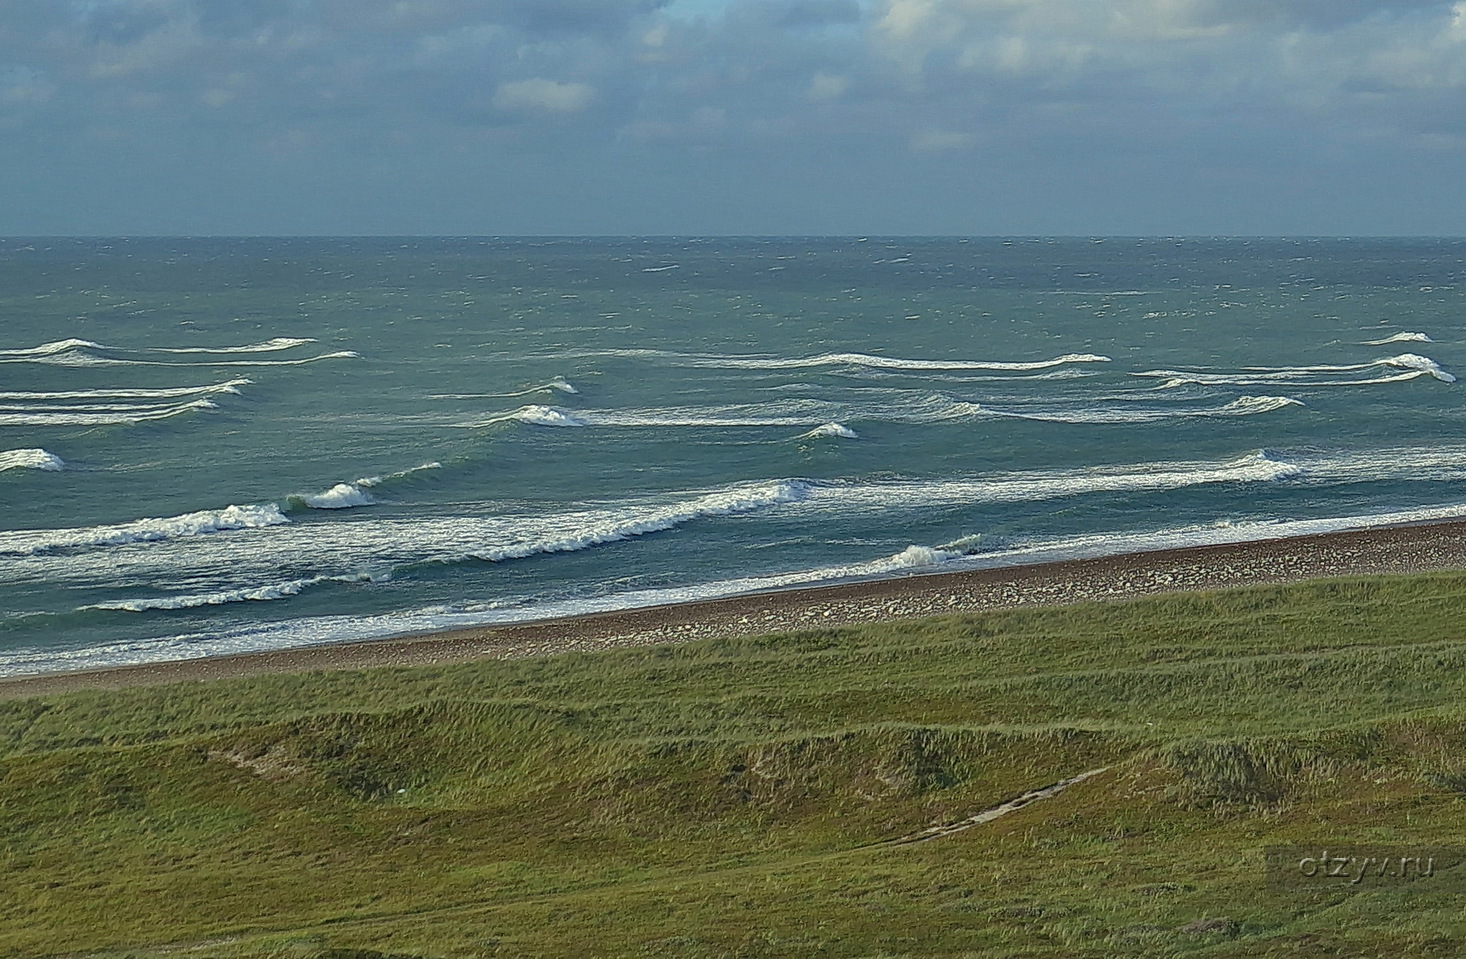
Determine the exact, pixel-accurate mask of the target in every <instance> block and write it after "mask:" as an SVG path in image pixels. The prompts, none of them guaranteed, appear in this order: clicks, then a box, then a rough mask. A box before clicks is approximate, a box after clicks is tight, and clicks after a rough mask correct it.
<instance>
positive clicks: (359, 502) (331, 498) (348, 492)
mask: <svg viewBox="0 0 1466 959" xmlns="http://www.w3.org/2000/svg"><path fill="white" fill-rule="evenodd" d="M442 468H443V464H442V463H424V464H422V465H421V466H414V467H412V468H411V469H405V470H399V471H397V472H396V473H388V474H386V475H384V476H365V477H362V478H361V479H357V480H352V481H351V482H350V483H337V484H336V485H335V486H332V487H331V488H330V489H328V490H325V491H324V492H320V493H313V494H311V495H308V496H307V495H297V496H291V497H289V498H288V500H287V502H288V503H289V504H290V505H292V506H306V507H309V508H311V509H350V508H352V507H354V506H373V505H375V504H376V502H377V501H376V500H375V499H373V498H372V496H371V494H370V493H368V492H367V490H368V489H371V488H372V487H374V486H381V485H382V484H384V483H391V482H393V481H394V480H399V479H405V478H406V477H408V476H411V475H412V474H413V473H420V472H423V471H425V470H436V469H442Z"/></svg>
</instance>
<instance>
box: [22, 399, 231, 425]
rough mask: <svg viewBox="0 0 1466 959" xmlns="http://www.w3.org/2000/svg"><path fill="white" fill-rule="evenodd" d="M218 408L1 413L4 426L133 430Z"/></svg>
mask: <svg viewBox="0 0 1466 959" xmlns="http://www.w3.org/2000/svg"><path fill="white" fill-rule="evenodd" d="M217 408H218V404H217V403H215V402H213V401H212V400H202V399H201V400H194V401H193V402H191V403H182V404H179V405H177V406H138V407H127V406H115V407H101V408H99V407H75V408H69V409H68V408H65V407H63V408H61V409H57V408H54V407H53V408H49V409H47V408H41V407H37V408H33V409H24V411H23V412H0V426H131V425H133V424H135V423H146V422H149V421H152V420H166V419H170V418H172V417H174V416H180V415H182V414H184V413H190V412H193V411H195V410H212V409H217Z"/></svg>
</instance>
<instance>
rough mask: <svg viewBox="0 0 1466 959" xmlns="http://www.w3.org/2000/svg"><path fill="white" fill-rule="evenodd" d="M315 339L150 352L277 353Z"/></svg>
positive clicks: (161, 348)
mask: <svg viewBox="0 0 1466 959" xmlns="http://www.w3.org/2000/svg"><path fill="white" fill-rule="evenodd" d="M315 341H316V340H315V337H311V336H306V337H299V336H277V337H274V338H272V339H268V340H265V341H264V342H262V343H251V344H249V345H248V346H173V347H166V346H159V347H154V348H152V349H151V350H148V351H138V352H157V353H277V352H279V351H281V350H290V349H294V348H295V347H297V346H305V345H306V344H307V343H314V342H315Z"/></svg>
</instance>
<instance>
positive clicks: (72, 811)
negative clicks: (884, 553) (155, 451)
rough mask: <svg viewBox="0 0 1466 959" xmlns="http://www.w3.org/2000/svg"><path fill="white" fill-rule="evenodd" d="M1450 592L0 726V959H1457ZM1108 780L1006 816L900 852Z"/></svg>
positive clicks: (1183, 607) (386, 681)
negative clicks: (1313, 861) (1432, 866)
mask: <svg viewBox="0 0 1466 959" xmlns="http://www.w3.org/2000/svg"><path fill="white" fill-rule="evenodd" d="M1462 623H1466V575H1463V574H1432V575H1423V576H1414V577H1395V578H1377V579H1358V580H1329V581H1321V582H1317V583H1310V584H1304V585H1301V586H1290V587H1273V588H1251V589H1241V590H1234V591H1227V592H1218V593H1199V594H1190V595H1177V596H1168V597H1161V598H1152V599H1145V600H1136V601H1130V602H1116V603H1105V604H1088V605H1080V606H1071V607H1065V608H1054V609H1039V610H1027V611H1020V612H1008V613H990V614H983V615H966V616H952V617H945V618H939V619H932V620H926V621H921V622H902V623H889V624H883V625H879V626H869V627H858V628H848V629H837V630H827V631H815V632H801V633H796V634H788V635H779V636H769V637H763V638H759V639H739V640H722V641H703V642H699V643H694V644H689V645H684V646H666V647H650V648H643V649H634V650H624V651H616V652H607V653H600V654H575V655H565V656H559V657H551V658H544V659H533V660H518V661H493V662H478V663H470V664H464V665H455V666H446V667H439V668H414V669H396V670H392V669H378V670H369V671H361V672H345V671H342V672H322V673H312V674H305V675H297V676H262V677H255V678H250V679H243V680H231V681H221V682H216V683H192V684H183V685H177V686H166V687H153V688H137V689H131V690H124V691H120V692H109V693H77V694H71V695H66V696H57V697H52V698H45V699H26V700H14V701H8V702H3V703H0V837H3V839H0V841H3V846H0V853H3V856H4V864H3V869H4V872H5V876H6V882H5V888H4V892H3V895H0V956H17V957H19V956H24V957H32V956H45V955H93V954H95V955H104V956H117V957H121V956H138V957H143V956H149V957H151V956H173V955H188V956H197V957H203V959H210V957H265V956H270V957H297V959H325V957H333V959H377V957H380V956H391V957H412V959H419V957H421V959H429V957H432V959H439V957H442V959H449V957H479V956H511V955H546V956H592V955H646V956H663V955H671V956H689V957H697V956H706V957H713V956H794V955H819V956H892V957H894V956H907V955H911V956H915V955H923V956H925V955H941V956H969V955H970V956H978V955H995V956H996V955H1004V956H1106V955H1117V954H1121V955H1148V956H1177V955H1198V956H1238V957H1240V956H1258V955H1278V956H1335V955H1348V956H1367V955H1386V954H1388V955H1392V956H1393V955H1400V954H1404V953H1407V952H1408V953H1409V954H1412V955H1442V956H1456V955H1462V954H1466V914H1463V912H1462V909H1461V907H1460V901H1461V900H1460V894H1461V888H1460V887H1452V888H1451V889H1449V890H1446V889H1444V888H1443V887H1441V886H1440V885H1439V884H1437V885H1432V884H1430V883H1425V882H1422V883H1416V884H1413V885H1392V886H1371V887H1368V888H1364V887H1349V888H1344V887H1340V886H1334V887H1331V888H1328V889H1325V890H1323V891H1299V890H1278V889H1271V888H1269V887H1268V886H1267V885H1266V884H1265V882H1264V873H1263V850H1264V848H1265V847H1268V846H1272V845H1279V844H1295V843H1296V844H1319V843H1322V844H1328V843H1333V844H1342V843H1354V844H1362V843H1381V842H1382V843H1390V844H1394V845H1400V846H1409V845H1411V844H1417V845H1419V844H1425V845H1430V846H1452V845H1454V846H1460V847H1466V802H1463V797H1466V629H1463V627H1462V625H1461V624H1462ZM1100 768H1107V771H1106V772H1104V773H1102V774H1100V775H1098V776H1095V777H1094V778H1091V779H1088V780H1086V781H1084V782H1082V783H1079V784H1076V785H1074V786H1072V787H1070V788H1068V789H1066V790H1065V791H1063V792H1061V793H1059V794H1057V795H1055V796H1053V797H1051V798H1046V799H1042V800H1037V801H1035V802H1033V803H1031V804H1029V805H1026V806H1024V807H1023V808H1021V809H1019V810H1017V811H1015V812H1013V813H1012V814H1010V815H1007V816H1005V817H1003V818H1001V819H998V820H996V821H993V822H990V823H986V824H984V825H980V826H976V827H974V828H971V829H967V830H964V831H961V832H957V833H954V834H952V835H948V836H944V837H942V838H939V839H935V840H932V841H929V842H921V843H915V844H908V845H899V844H891V843H890V842H888V840H891V839H894V838H897V837H901V836H905V835H908V834H911V833H915V832H917V831H919V830H922V829H924V828H925V827H928V826H931V825H933V824H938V823H952V822H956V821H958V820H962V819H965V818H967V817H969V816H972V815H974V814H976V813H979V812H981V811H983V810H985V809H988V808H991V807H994V806H997V805H999V804H1001V803H1003V802H1004V801H1006V800H1009V799H1012V798H1014V797H1015V796H1018V795H1020V794H1022V793H1024V792H1026V791H1029V790H1033V789H1037V788H1040V787H1044V786H1047V785H1050V784H1053V783H1056V782H1059V781H1061V780H1064V779H1067V778H1069V777H1072V776H1075V775H1077V774H1080V773H1083V772H1086V771H1090V770H1094V769H1100Z"/></svg>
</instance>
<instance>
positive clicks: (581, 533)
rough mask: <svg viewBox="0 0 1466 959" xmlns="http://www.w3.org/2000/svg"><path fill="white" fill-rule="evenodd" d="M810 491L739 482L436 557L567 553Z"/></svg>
mask: <svg viewBox="0 0 1466 959" xmlns="http://www.w3.org/2000/svg"><path fill="white" fill-rule="evenodd" d="M808 495H809V485H808V484H807V483H805V482H803V481H799V480H784V481H780V482H776V483H762V484H756V485H753V486H739V487H734V488H731V489H727V490H722V491H719V492H714V493H706V494H704V495H702V496H698V497H696V498H694V499H690V500H683V501H679V502H675V503H670V504H667V505H664V506H655V507H650V508H646V507H642V508H635V507H621V508H618V509H615V510H608V511H605V512H597V513H590V514H585V515H580V516H576V515H574V514H572V515H571V516H569V517H566V518H567V519H569V520H570V523H569V524H568V525H569V528H568V529H565V530H564V531H563V532H559V531H548V532H547V533H545V532H542V533H540V534H539V535H533V534H532V535H529V536H525V537H523V538H521V539H518V540H517V541H514V542H499V543H495V544H492V545H486V546H483V547H476V548H474V549H470V550H467V551H465V552H464V553H463V554H462V555H461V556H452V557H439V558H436V559H437V560H438V561H444V560H447V561H453V560H456V559H462V558H472V559H480V560H485V561H488V562H502V561H503V560H508V559H523V558H524V557H527V556H534V555H536V554H539V553H567V552H574V551H577V550H582V549H586V548H588V547H591V546H599V545H602V544H604V543H613V542H616V541H618V540H623V539H630V538H632V537H636V536H644V535H645V534H647V533H658V532H662V531H664V530H669V529H672V528H674V527H676V526H680V525H682V524H683V523H687V522H691V521H692V520H696V519H702V518H705V517H711V516H732V515H736V514H739V513H748V512H753V511H756V510H763V509H768V508H770V507H772V506H778V505H781V504H785V503H795V502H798V501H800V500H802V499H804V498H805V497H806V496H808Z"/></svg>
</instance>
